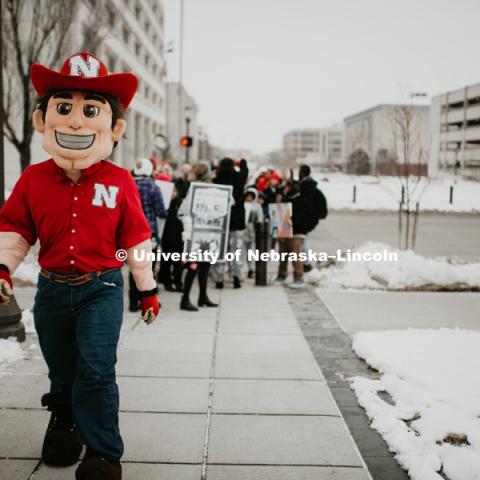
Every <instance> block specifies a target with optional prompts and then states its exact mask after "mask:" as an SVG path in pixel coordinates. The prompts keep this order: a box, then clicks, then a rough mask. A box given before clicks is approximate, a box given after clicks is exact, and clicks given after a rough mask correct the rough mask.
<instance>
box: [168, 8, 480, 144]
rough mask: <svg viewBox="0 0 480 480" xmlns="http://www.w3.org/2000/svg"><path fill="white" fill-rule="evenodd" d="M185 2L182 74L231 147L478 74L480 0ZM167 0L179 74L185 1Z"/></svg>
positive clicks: (173, 71)
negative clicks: (182, 11)
mask: <svg viewBox="0 0 480 480" xmlns="http://www.w3.org/2000/svg"><path fill="white" fill-rule="evenodd" d="M184 1H185V21H184V22H185V23H184V25H185V36H184V83H185V85H186V87H187V89H188V91H189V92H190V93H191V95H192V96H193V97H194V98H195V100H196V101H197V103H198V106H199V108H200V115H199V120H200V124H201V125H202V126H205V127H206V129H207V131H208V134H209V138H210V140H211V141H212V142H213V143H215V144H218V145H219V146H221V147H224V148H245V149H251V150H253V151H254V152H255V153H263V152H266V151H268V150H271V149H275V148H280V146H281V142H282V135H283V134H284V133H285V132H287V131H288V130H290V129H293V128H301V127H324V126H328V125H330V124H333V123H337V122H341V121H342V119H343V118H344V117H345V116H348V115H350V114H352V113H355V112H357V111H360V110H363V109H365V108H369V107H371V106H374V105H376V104H379V103H392V102H398V101H402V99H403V100H405V99H406V98H408V95H409V93H410V92H411V91H425V92H427V93H428V94H429V95H430V96H433V95H436V94H439V93H443V92H444V91H447V90H453V89H457V88H459V87H463V86H465V85H468V84H472V83H477V82H480V52H479V45H480V43H479V40H478V32H479V29H480V25H479V20H480V1H479V0H455V1H454V0H397V1H393V0H184ZM164 5H165V10H166V19H165V29H166V33H165V39H166V40H167V41H168V40H173V42H174V48H175V51H174V52H173V53H170V54H167V59H168V79H169V80H177V79H178V56H177V55H178V45H179V41H178V40H179V11H180V10H179V5H180V0H164Z"/></svg>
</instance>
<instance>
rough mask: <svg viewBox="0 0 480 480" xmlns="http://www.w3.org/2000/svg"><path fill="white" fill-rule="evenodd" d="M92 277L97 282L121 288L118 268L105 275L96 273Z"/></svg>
mask: <svg viewBox="0 0 480 480" xmlns="http://www.w3.org/2000/svg"><path fill="white" fill-rule="evenodd" d="M94 278H95V280H96V281H97V282H100V283H103V284H104V285H106V286H110V287H118V288H121V289H123V276H122V272H121V271H120V270H114V271H113V272H108V273H106V274H105V275H100V276H98V275H96V276H95V277H94Z"/></svg>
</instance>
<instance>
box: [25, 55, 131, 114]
mask: <svg viewBox="0 0 480 480" xmlns="http://www.w3.org/2000/svg"><path fill="white" fill-rule="evenodd" d="M30 75H31V77H32V83H33V87H34V88H35V91H36V92H37V93H38V94H39V95H45V94H46V93H48V92H49V91H58V90H78V91H84V92H96V93H105V94H108V95H112V96H113V97H116V98H118V99H119V100H120V102H121V103H122V105H123V106H124V108H125V109H126V108H128V105H129V104H130V102H131V101H132V98H133V96H134V95H135V92H136V90H137V86H138V79H137V77H136V76H135V75H134V74H133V73H111V74H109V73H108V70H107V67H106V66H105V64H104V63H103V62H102V61H101V60H100V59H98V58H97V57H96V56H95V55H92V54H91V53H88V52H79V53H76V54H75V55H72V56H71V57H70V58H68V59H67V60H66V61H65V63H64V64H63V67H62V68H61V69H60V72H57V71H55V70H50V69H49V68H47V67H45V66H44V65H40V64H38V63H35V64H34V65H32V69H31V71H30Z"/></svg>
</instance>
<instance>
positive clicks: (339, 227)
mask: <svg viewBox="0 0 480 480" xmlns="http://www.w3.org/2000/svg"><path fill="white" fill-rule="evenodd" d="M479 239H480V217H479V216H478V215H470V214H443V213H438V214H435V213H426V214H423V215H422V214H420V217H419V221H418V233H417V245H416V248H415V251H416V252H417V253H419V254H421V255H424V256H428V257H432V256H437V255H439V256H446V257H455V258H459V259H461V260H463V261H474V260H479V259H480V249H479ZM367 241H375V242H383V243H386V244H389V245H390V246H392V247H394V248H396V247H398V216H397V215H396V214H395V213H383V212H349V211H338V210H337V211H331V212H330V214H329V216H328V217H327V219H326V220H324V221H321V222H320V226H319V227H317V229H316V230H315V231H314V233H313V234H311V235H310V236H309V242H310V245H309V246H310V248H311V249H313V250H318V251H322V250H326V251H327V252H334V251H335V249H337V248H338V247H339V246H341V247H342V248H350V247H352V246H356V247H359V246H360V245H362V244H363V243H365V242H367Z"/></svg>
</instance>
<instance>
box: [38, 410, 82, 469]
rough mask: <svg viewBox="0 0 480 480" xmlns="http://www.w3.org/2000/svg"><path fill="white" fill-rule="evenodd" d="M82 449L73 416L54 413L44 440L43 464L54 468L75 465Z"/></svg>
mask: <svg viewBox="0 0 480 480" xmlns="http://www.w3.org/2000/svg"><path fill="white" fill-rule="evenodd" d="M82 448H83V444H82V442H81V441H80V438H79V436H78V433H77V431H76V428H75V422H74V420H73V415H72V414H71V413H70V412H68V413H65V412H52V415H51V417H50V422H49V423H48V427H47V432H46V433H45V439H44V440H43V446H42V460H43V463H45V465H50V466H52V467H67V466H69V465H74V464H75V463H77V462H78V459H79V458H80V452H81V451H82Z"/></svg>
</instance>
